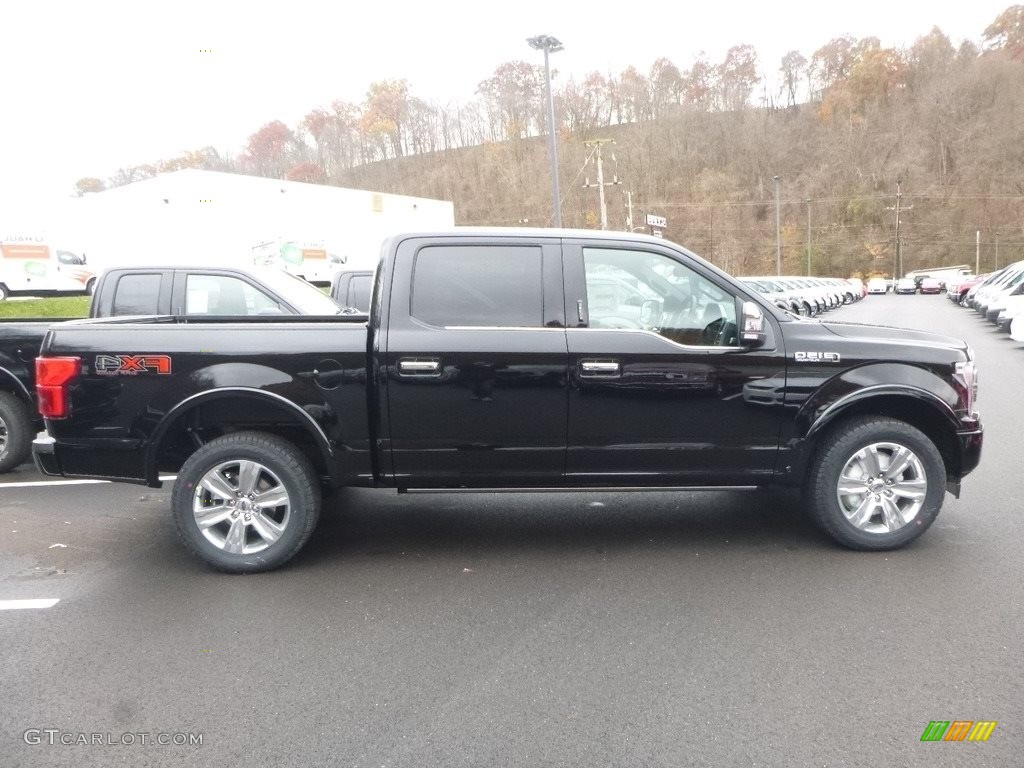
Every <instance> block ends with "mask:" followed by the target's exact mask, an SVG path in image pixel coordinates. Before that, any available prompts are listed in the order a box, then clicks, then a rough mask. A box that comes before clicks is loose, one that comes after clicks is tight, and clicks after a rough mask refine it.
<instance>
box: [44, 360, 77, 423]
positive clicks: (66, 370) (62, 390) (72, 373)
mask: <svg viewBox="0 0 1024 768" xmlns="http://www.w3.org/2000/svg"><path fill="white" fill-rule="evenodd" d="M81 371H82V359H81V358H80V357H37V358H36V396H37V398H38V400H39V413H40V415H42V417H43V418H44V419H66V418H67V417H68V411H69V410H70V409H69V407H68V385H69V384H70V383H71V381H72V380H74V379H75V378H76V377H77V376H78V374H79V373H81Z"/></svg>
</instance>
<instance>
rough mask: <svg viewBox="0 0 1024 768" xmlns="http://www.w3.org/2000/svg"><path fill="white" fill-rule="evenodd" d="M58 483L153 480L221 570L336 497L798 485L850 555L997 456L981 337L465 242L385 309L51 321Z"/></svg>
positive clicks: (622, 266) (705, 271)
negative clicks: (811, 312)
mask: <svg viewBox="0 0 1024 768" xmlns="http://www.w3.org/2000/svg"><path fill="white" fill-rule="evenodd" d="M37 372H38V378H37V390H38V395H39V404H40V409H41V411H42V413H43V415H44V416H45V417H46V427H47V431H48V437H47V438H45V439H40V440H37V441H36V443H35V445H34V451H35V458H36V461H37V463H38V465H39V466H40V468H41V469H42V470H43V471H44V472H45V473H47V474H50V475H66V476H85V477H103V478H108V479H114V480H123V481H128V482H134V483H144V484H147V485H151V486H158V485H159V484H160V480H159V476H160V473H161V472H176V473H177V475H178V478H177V481H176V482H175V485H174V489H173V493H172V502H171V512H172V514H173V516H174V519H175V522H176V525H177V528H178V531H179V533H180V535H181V538H182V539H183V541H184V542H185V544H186V545H187V546H188V547H189V548H190V549H191V550H192V551H193V552H195V553H196V554H198V555H199V556H200V557H202V558H203V559H205V560H206V561H207V562H209V563H211V564H212V565H214V566H216V567H217V568H220V569H223V570H227V571H234V572H245V571H260V570H266V569H269V568H273V567H276V566H278V565H281V564H282V563H284V562H286V561H287V560H288V559H289V558H291V557H292V556H293V555H295V553H296V552H298V551H299V549H300V548H301V547H302V545H303V544H304V543H305V542H306V540H307V539H308V538H309V537H310V535H311V534H312V532H313V529H314V527H315V525H316V522H317V518H318V515H319V513H320V507H321V498H322V497H321V491H322V489H324V488H328V489H330V488H337V487H341V486H364V487H390V488H395V489H398V490H399V491H415V490H421V491H422V490H432V491H439V490H444V491H466V490H469V491H479V490H484V489H546V490H562V491H565V490H572V489H580V488H628V489H644V488H662V489H664V488H733V489H737V488H739V489H749V488H754V487H757V486H764V485H773V484H778V485H789V486H798V487H802V488H803V489H804V498H805V500H806V502H807V504H808V506H809V507H810V510H811V512H812V514H813V516H814V518H815V519H816V520H817V521H818V522H819V523H820V525H821V526H822V527H823V528H824V529H825V530H826V531H827V532H828V533H829V534H830V535H831V536H832V537H834V538H835V539H836V540H837V541H839V542H841V543H843V544H845V545H847V546H849V547H853V548H857V549H866V550H880V549H891V548H894V547H898V546H901V545H903V544H906V543H907V542H909V541H911V540H912V539H914V538H916V537H917V536H919V535H920V534H921V533H922V532H923V531H924V530H925V529H927V528H928V526H929V525H930V524H931V523H932V521H933V520H934V519H935V517H936V515H938V513H939V509H940V507H941V506H942V500H943V497H944V494H945V493H946V491H947V490H948V491H951V492H953V493H959V491H960V481H961V478H963V477H964V475H966V474H968V473H969V472H970V471H971V470H972V469H974V467H975V466H976V465H977V464H978V461H979V459H980V455H981V444H982V428H981V423H980V421H979V417H978V415H977V413H975V410H974V400H975V395H976V378H975V365H974V361H973V356H972V353H971V350H970V349H969V348H968V347H967V345H966V344H964V342H962V341H960V340H958V339H953V338H947V337H943V336H937V335H933V334H929V333H920V332H915V331H908V330H894V329H890V328H883V327H876V326H867V325H852V324H846V323H842V322H823V321H818V320H810V319H805V318H800V317H796V316H794V315H792V314H790V313H788V312H784V311H782V310H780V309H779V308H777V307H775V306H774V305H773V304H772V303H771V302H770V301H768V300H766V299H765V298H763V297H762V296H761V295H760V294H758V293H757V292H756V291H755V290H753V289H752V288H750V287H749V286H747V285H745V284H743V283H741V282H739V281H737V280H735V279H733V278H732V277H730V276H729V275H727V274H725V273H723V272H722V271H720V270H718V269H716V268H715V267H714V266H712V265H711V264H709V263H707V262H706V261H704V260H703V259H701V258H699V257H698V256H695V255H694V254H692V253H690V252H689V251H687V250H685V249H684V248H681V247H679V246H677V245H674V244H672V243H670V242H666V241H663V240H659V239H656V238H651V237H645V236H638V235H629V234H623V233H600V232H592V231H572V230H543V229H541V230H455V231H451V232H435V233H427V234H411V235H402V236H397V237H394V238H392V239H390V240H389V241H388V242H386V243H385V244H384V248H383V253H382V258H381V261H380V264H379V266H378V268H377V270H376V273H375V282H374V286H373V294H372V299H371V304H370V313H369V316H368V317H367V316H363V315H359V316H340V317H338V316H332V317H250V318H246V319H244V320H240V319H237V318H234V319H216V318H210V319H203V320H202V321H199V322H197V321H196V320H195V319H194V318H189V317H183V316H177V317H155V318H143V319H139V318H132V319H128V320H122V319H113V320H95V321H82V322H78V323H66V324H63V325H59V326H55V327H54V328H52V329H51V330H50V332H49V333H48V334H47V337H46V340H45V342H44V343H43V347H42V352H41V357H40V359H39V360H38V362H37Z"/></svg>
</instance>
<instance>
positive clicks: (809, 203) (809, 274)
mask: <svg viewBox="0 0 1024 768" xmlns="http://www.w3.org/2000/svg"><path fill="white" fill-rule="evenodd" d="M804 202H805V203H806V204H807V276H808V277H810V276H811V198H809V197H808V198H807V199H806V200H804Z"/></svg>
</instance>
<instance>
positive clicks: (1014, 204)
mask: <svg viewBox="0 0 1024 768" xmlns="http://www.w3.org/2000/svg"><path fill="white" fill-rule="evenodd" d="M982 40H983V44H982V46H981V47H980V48H979V47H978V46H976V45H974V44H973V43H971V42H969V41H968V42H964V43H961V44H960V45H959V46H954V44H953V43H952V42H951V40H950V39H949V37H948V36H947V35H946V34H945V33H943V31H942V30H940V29H938V28H934V29H932V31H931V32H930V33H928V34H926V35H924V36H922V37H920V38H919V39H917V40H916V41H915V42H914V43H913V44H912V45H910V46H909V47H907V48H905V49H891V48H884V47H882V45H881V44H880V42H879V40H878V39H876V38H871V37H868V38H863V39H859V40H858V39H854V38H852V37H839V38H836V39H833V40H830V41H827V42H825V43H824V44H823V45H822V46H821V47H820V48H818V49H817V50H815V51H813V52H807V54H806V55H805V53H802V52H800V51H790V52H789V53H787V54H786V55H785V56H784V57H783V58H782V60H781V61H780V62H779V63H778V65H773V64H771V63H767V62H760V61H759V60H758V56H757V52H756V51H755V50H754V49H753V48H752V47H751V46H749V45H737V46H735V47H733V48H731V49H730V50H729V51H728V53H727V54H726V56H725V58H724V59H723V60H722V61H721V62H711V61H708V60H707V59H706V58H705V57H700V58H698V59H697V60H696V61H695V62H694V63H693V64H692V66H690V67H689V68H688V69H680V68H679V67H678V66H677V65H676V64H675V63H673V62H672V61H671V60H670V59H668V58H659V59H657V60H656V61H655V62H654V64H653V66H652V67H651V68H650V70H649V71H648V72H646V73H645V72H641V71H638V70H637V69H635V68H633V67H630V68H628V69H626V70H625V71H624V72H621V73H619V74H617V75H610V74H602V73H598V72H593V73H591V74H589V75H587V76H586V77H584V78H582V79H581V80H579V81H577V80H575V79H573V78H568V79H566V78H562V77H560V76H557V74H556V76H555V78H554V85H553V87H554V89H555V111H556V123H557V131H558V133H557V136H558V146H559V161H560V167H559V175H560V180H561V186H562V195H563V201H562V205H563V219H564V224H565V225H566V226H572V227H585V228H594V227H597V226H599V221H600V213H599V210H598V203H597V193H596V190H594V189H593V188H584V186H583V184H584V181H585V179H587V178H589V180H590V181H591V182H593V181H594V178H595V176H596V171H595V167H594V164H593V160H594V159H593V148H592V147H590V146H588V145H587V144H586V143H585V142H587V141H588V140H593V139H611V140H613V141H614V144H606V145H605V146H604V148H603V159H604V168H605V175H606V180H611V179H612V178H613V177H614V178H615V179H617V180H618V181H620V182H621V183H620V184H617V185H615V186H611V187H608V189H607V198H608V217H609V227H610V228H613V229H625V228H626V226H627V201H628V199H629V198H630V197H631V199H632V206H633V211H634V218H633V224H634V226H635V227H638V228H639V227H640V225H642V223H643V214H644V213H647V212H649V213H656V214H659V215H661V216H665V217H666V218H667V219H668V228H667V230H666V231H665V235H666V237H669V238H670V239H672V240H675V241H677V242H680V243H682V244H684V245H687V246H689V247H690V248H692V249H693V250H695V251H697V252H698V253H700V254H702V255H704V256H705V257H708V258H710V259H711V260H712V261H714V262H715V263H717V264H719V265H720V266H722V267H724V268H725V269H727V270H728V271H731V272H734V273H737V274H740V273H759V272H760V273H765V272H774V265H775V256H776V250H775V249H776V230H775V212H776V209H775V199H776V198H775V194H776V193H775V181H774V177H776V176H778V177H779V180H778V190H779V212H780V217H781V224H782V227H781V231H782V235H781V240H782V252H783V261H784V267H783V271H784V272H786V273H803V272H805V271H806V270H807V263H808V258H809V259H810V265H811V270H812V271H813V272H815V273H817V274H834V275H852V274H862V275H865V274H869V273H886V274H889V273H891V272H892V271H893V262H894V255H895V249H896V236H895V219H896V214H895V210H894V208H895V206H896V190H897V181H899V182H900V188H901V190H902V197H901V208H902V210H901V228H900V245H901V250H902V260H903V269H904V271H906V270H910V269H915V268H919V267H923V266H932V265H939V264H954V263H970V264H973V263H974V260H975V244H976V233H977V232H979V231H980V233H981V234H980V238H981V259H980V266H981V269H982V270H986V269H990V268H992V267H993V266H994V265H996V264H997V263H998V264H1005V263H1006V262H1008V261H1010V260H1012V259H1020V258H1024V5H1015V6H1011V7H1010V8H1007V10H1006V11H1004V12H1003V13H1002V14H1000V15H999V16H998V17H997V18H996V19H995V20H993V22H992V23H991V24H990V25H989V26H988V27H987V28H986V29H985V30H984V31H983V33H982ZM559 55H562V56H564V55H566V54H558V55H556V56H555V57H554V58H553V64H554V65H556V66H557V63H558V56H559ZM768 69H777V71H778V76H777V78H773V79H777V80H778V82H779V83H781V87H780V88H779V89H778V90H777V92H774V93H772V92H769V91H768V89H767V87H766V86H765V85H764V83H765V82H766V79H765V78H764V77H763V76H762V72H763V71H765V70H768ZM545 137H546V127H545V101H544V70H543V66H541V65H539V64H538V63H537V62H524V61H515V62H508V63H505V64H502V65H501V66H499V67H497V69H495V71H494V72H493V73H492V74H491V75H490V76H488V77H486V78H485V79H483V80H481V81H480V84H479V86H478V88H477V92H476V98H475V99H474V100H472V101H471V102H469V103H465V104H448V105H440V104H435V103H430V102H428V101H424V100H422V99H420V98H418V97H417V96H415V95H414V94H413V93H411V91H410V89H409V86H408V84H407V83H406V82H405V81H381V82H374V83H372V84H371V85H370V86H369V89H368V91H367V94H366V99H365V100H364V101H363V102H362V103H359V104H355V103H349V102H344V101H336V102H334V103H333V104H331V105H330V106H329V107H318V108H316V109H313V110H311V111H310V112H309V113H308V114H307V115H305V116H304V117H302V118H301V119H300V120H298V121H296V122H294V123H293V124H292V125H291V126H289V125H288V124H286V123H285V122H283V121H274V122H271V123H269V124H267V125H264V126H262V127H261V128H259V129H258V130H257V131H255V132H254V133H253V134H252V136H251V137H250V139H249V141H248V145H247V147H246V149H245V151H244V152H242V153H241V154H240V155H238V156H237V157H224V156H222V155H220V154H219V153H217V152H216V151H215V150H213V149H211V148H207V149H203V150H199V151H196V152H190V153H187V154H186V155H184V156H182V157H179V158H174V159H171V160H166V161H162V162H159V163H154V164H153V165H147V166H138V167H133V168H125V169H121V170H119V171H118V172H117V173H115V174H113V176H111V177H110V178H109V179H106V180H102V179H95V178H94V179H82V180H80V181H79V182H78V185H77V186H78V191H79V193H80V194H85V193H88V192H94V191H98V190H101V189H104V188H107V187H109V186H117V185H121V184H126V183H130V182H132V181H136V180H139V179H143V178H147V177H149V176H152V175H154V174H155V173H158V172H161V171H170V170H178V169H181V168H207V169H211V170H227V171H235V172H240V173H251V174H257V175H262V176H268V177H274V178H284V179H290V180H297V181H307V182H312V183H324V184H335V185H340V186H346V187H356V188H363V189H373V190H378V191H384V192H394V193H400V194H409V195H420V196H425V197H435V198H442V199H447V200H452V201H453V202H454V204H455V211H456V217H457V221H458V223H459V224H468V225H473V224H478V225H505V226H517V225H541V226H545V225H548V224H550V222H551V198H550V183H549V176H548V157H547V146H546V139H545ZM808 234H809V235H810V237H809V240H810V249H809V252H808Z"/></svg>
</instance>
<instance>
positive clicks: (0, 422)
mask: <svg viewBox="0 0 1024 768" xmlns="http://www.w3.org/2000/svg"><path fill="white" fill-rule="evenodd" d="M33 433H34V432H33V429H32V417H31V416H30V415H29V410H28V405H26V404H25V403H24V402H22V401H21V400H19V399H18V398H17V397H15V396H14V395H12V394H11V393H10V392H0V472H10V471H11V470H12V469H14V468H15V467H17V466H18V465H20V464H22V463H23V462H24V461H25V459H27V458H28V454H29V451H30V450H31V449H32V436H33Z"/></svg>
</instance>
